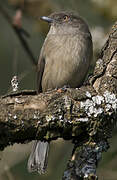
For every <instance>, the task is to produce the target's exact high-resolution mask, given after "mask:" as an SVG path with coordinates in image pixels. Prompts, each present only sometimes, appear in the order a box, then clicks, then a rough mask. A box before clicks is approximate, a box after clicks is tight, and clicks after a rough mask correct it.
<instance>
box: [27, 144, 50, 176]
mask: <svg viewBox="0 0 117 180" xmlns="http://www.w3.org/2000/svg"><path fill="white" fill-rule="evenodd" d="M48 152H49V143H48V142H43V141H35V142H34V145H33V149H32V152H31V154H30V157H29V160H28V171H29V172H34V171H37V172H38V173H40V174H44V173H45V171H46V168H47V163H48Z"/></svg>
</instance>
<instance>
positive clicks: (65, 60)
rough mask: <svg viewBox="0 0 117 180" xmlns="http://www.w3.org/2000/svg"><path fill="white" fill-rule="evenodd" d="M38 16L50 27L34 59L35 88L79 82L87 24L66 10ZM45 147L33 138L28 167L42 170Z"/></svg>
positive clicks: (85, 66)
mask: <svg viewBox="0 0 117 180" xmlns="http://www.w3.org/2000/svg"><path fill="white" fill-rule="evenodd" d="M42 19H43V20H45V21H47V22H49V23H50V30H49V32H48V34H47V37H46V39H45V41H44V44H43V47H42V49H41V53H40V58H39V61H38V76H37V78H38V83H37V86H38V92H45V91H47V90H49V89H54V88H60V87H63V86H64V85H68V86H69V87H71V88H77V87H79V86H81V85H82V83H83V81H84V79H85V78H86V75H87V73H88V71H89V68H90V65H91V64H92V54H93V46H92V37H91V34H90V31H89V28H88V25H87V24H86V22H85V21H84V20H83V19H82V18H81V17H80V16H78V15H74V13H69V12H60V13H53V14H51V15H50V16H49V17H45V16H44V17H42ZM43 143H44V144H45V145H44V144H43ZM48 150H49V144H48V143H47V142H42V143H41V142H40V141H39V144H38V142H36V146H35V148H34V149H33V153H32V155H31V157H30V159H29V163H28V169H29V171H36V170H37V171H38V172H40V173H41V172H44V170H45V167H46V165H47V158H48ZM45 162H46V163H45ZM32 164H33V167H32ZM45 164H46V165H45Z"/></svg>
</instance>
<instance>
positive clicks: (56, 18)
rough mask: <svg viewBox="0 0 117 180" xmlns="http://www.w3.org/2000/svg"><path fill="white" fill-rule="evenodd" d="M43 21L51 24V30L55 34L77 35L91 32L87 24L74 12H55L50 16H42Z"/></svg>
mask: <svg viewBox="0 0 117 180" xmlns="http://www.w3.org/2000/svg"><path fill="white" fill-rule="evenodd" d="M41 19H42V20H44V21H46V22H48V23H49V24H50V26H51V28H50V30H51V31H52V32H51V33H53V34H56V33H64V34H68V33H69V34H71V33H72V34H73V33H75V34H76V33H77V32H79V31H82V32H89V29H88V26H87V24H86V22H85V21H84V20H83V19H82V18H81V17H80V16H79V15H76V14H74V13H73V12H64V11H63V12H55V13H52V14H51V15H50V16H42V17H41Z"/></svg>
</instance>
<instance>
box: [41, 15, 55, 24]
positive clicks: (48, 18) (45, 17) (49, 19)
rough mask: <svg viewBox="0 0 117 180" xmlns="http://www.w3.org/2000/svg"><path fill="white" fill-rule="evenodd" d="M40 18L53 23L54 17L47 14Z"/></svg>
mask: <svg viewBox="0 0 117 180" xmlns="http://www.w3.org/2000/svg"><path fill="white" fill-rule="evenodd" d="M40 19H41V20H43V21H46V22H48V23H52V22H53V19H52V18H50V17H47V16H42V17H40Z"/></svg>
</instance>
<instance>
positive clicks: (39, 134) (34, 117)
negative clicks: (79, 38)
mask: <svg viewBox="0 0 117 180" xmlns="http://www.w3.org/2000/svg"><path fill="white" fill-rule="evenodd" d="M89 82H90V83H89V84H87V85H84V86H82V87H81V88H78V89H70V88H63V89H61V91H60V90H53V91H48V92H46V93H43V94H42V93H41V94H39V95H36V93H35V92H34V91H22V92H18V93H13V94H10V95H6V96H4V97H1V99H0V109H1V111H0V149H1V150H3V149H4V148H5V147H6V146H8V145H11V144H14V143H25V142H27V141H31V140H34V139H39V140H47V141H51V140H53V139H57V138H59V137H62V138H64V139H66V140H67V139H71V140H72V142H73V143H74V150H73V153H72V156H71V159H70V160H69V161H68V164H67V168H66V170H65V172H64V175H63V179H64V180H67V179H72V180H76V179H87V180H89V179H97V177H96V166H97V163H98V161H99V159H100V157H101V153H102V152H103V151H106V150H107V149H108V147H109V146H108V138H110V137H111V133H112V129H113V126H114V123H115V122H116V119H117V113H116V109H117V22H116V23H115V25H114V26H113V27H112V31H111V32H110V35H109V38H108V40H107V42H106V44H105V46H104V47H103V48H102V51H101V53H100V58H99V59H98V61H97V62H96V67H95V71H94V74H93V76H92V77H91V78H90V80H89Z"/></svg>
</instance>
